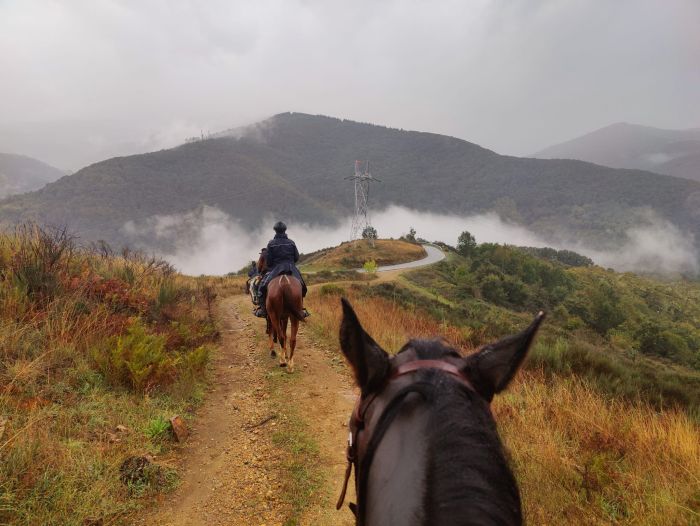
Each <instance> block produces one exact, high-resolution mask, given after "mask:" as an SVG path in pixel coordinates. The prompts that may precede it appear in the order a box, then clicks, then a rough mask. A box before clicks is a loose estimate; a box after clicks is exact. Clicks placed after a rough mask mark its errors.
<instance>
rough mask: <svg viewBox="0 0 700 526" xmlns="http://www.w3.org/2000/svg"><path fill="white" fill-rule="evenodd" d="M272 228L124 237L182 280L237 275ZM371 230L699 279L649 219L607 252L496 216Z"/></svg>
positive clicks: (197, 215) (681, 242)
mask: <svg viewBox="0 0 700 526" xmlns="http://www.w3.org/2000/svg"><path fill="white" fill-rule="evenodd" d="M274 222H275V219H274V218H272V217H268V218H265V219H264V220H263V221H262V222H261V225H260V226H259V227H258V228H256V229H253V230H251V229H246V228H244V227H243V226H242V224H241V223H240V222H238V221H237V220H236V219H234V218H232V217H230V216H229V215H227V214H226V213H224V212H222V211H221V210H218V209H216V208H212V207H202V208H201V209H198V210H197V211H193V212H190V213H187V214H178V215H167V216H153V217H151V218H149V219H148V220H147V221H144V222H142V223H139V224H136V223H134V222H131V221H130V222H128V223H127V224H125V225H124V228H123V231H124V232H125V233H126V234H127V235H129V236H130V237H131V238H132V239H133V240H134V242H136V243H141V244H146V243H147V240H148V239H149V238H150V239H153V238H156V239H157V240H158V241H165V242H167V243H168V244H169V245H170V246H172V247H173V248H172V249H171V250H169V251H166V252H165V253H163V254H161V255H162V256H163V257H165V258H166V259H168V260H169V261H170V262H171V263H173V264H174V265H175V266H176V267H177V268H178V269H179V270H181V271H182V272H185V273H187V274H193V275H198V274H213V275H220V274H225V273H227V272H232V271H236V270H238V269H240V268H242V267H244V266H245V265H246V264H247V263H249V262H250V261H251V260H253V259H255V258H257V255H258V254H259V252H260V249H261V248H262V247H264V246H265V245H266V244H267V242H268V240H269V239H270V237H271V236H272V224H273V223H274ZM372 223H373V225H374V226H375V227H376V228H377V231H378V232H379V235H380V236H381V237H383V238H388V237H394V238H397V237H400V236H402V235H404V234H406V233H407V232H408V231H409V229H410V228H411V227H413V228H415V229H416V231H417V235H418V236H419V237H421V238H424V239H428V240H435V241H444V242H445V243H448V244H451V245H455V244H456V243H457V238H458V237H459V234H461V233H462V232H463V231H465V230H468V231H469V232H471V233H472V234H473V235H474V236H475V237H476V239H477V241H478V242H479V243H484V242H491V243H501V244H510V245H518V246H534V247H544V246H550V247H554V248H559V249H563V248H566V249H569V250H575V251H576V252H579V253H581V254H584V255H586V256H588V257H590V258H592V259H593V261H595V262H596V263H597V264H598V265H601V266H604V267H610V268H614V269H616V270H620V271H637V272H654V273H664V274H669V273H696V272H698V257H697V249H696V247H695V245H694V240H693V238H692V236H690V235H687V234H684V233H683V232H681V231H680V230H679V229H678V228H677V227H676V226H674V225H673V224H671V223H669V222H667V221H664V220H661V219H659V218H656V217H653V216H649V217H648V218H647V219H646V221H645V223H644V224H643V225H640V226H638V227H635V228H632V229H630V230H629V231H628V232H627V240H626V242H624V243H622V244H621V245H620V246H619V248H617V249H615V250H610V251H602V250H599V249H596V248H593V247H589V246H585V245H581V244H580V243H575V242H571V243H567V242H561V241H560V242H555V243H553V242H551V241H547V240H546V239H544V238H542V237H541V236H538V235H537V234H535V233H534V232H532V231H531V230H528V229H527V228H525V227H523V226H521V225H516V224H513V223H509V222H507V221H504V220H503V219H501V218H500V217H499V216H498V215H497V214H496V213H487V214H479V215H472V216H466V217H463V216H454V215H443V214H433V213H424V212H417V211H415V210H410V209H407V208H404V207H399V206H391V207H389V208H387V209H385V210H383V211H381V212H377V213H375V214H374V215H373V217H372ZM350 225H351V219H350V218H347V219H346V220H345V221H342V222H341V223H340V225H338V226H335V227H321V226H317V225H313V226H311V225H307V224H302V223H290V224H289V235H290V237H291V238H293V239H294V240H295V241H296V243H297V246H298V247H299V250H300V251H302V252H307V253H308V252H313V251H315V250H318V249H321V248H326V247H330V246H335V245H338V244H340V243H341V242H342V241H346V240H347V239H348V238H349V235H350Z"/></svg>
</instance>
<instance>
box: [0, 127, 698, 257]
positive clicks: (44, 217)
mask: <svg viewBox="0 0 700 526" xmlns="http://www.w3.org/2000/svg"><path fill="white" fill-rule="evenodd" d="M356 159H370V160H371V168H372V172H373V173H374V175H375V176H377V177H379V178H380V179H381V181H382V182H381V183H378V184H376V185H375V186H374V187H373V188H372V203H373V206H374V207H377V208H379V207H383V206H387V205H389V204H392V203H394V204H399V205H404V206H407V207H412V208H415V209H417V210H422V211H432V212H440V213H452V214H473V213H478V212H485V211H490V210H496V211H498V212H499V213H500V214H501V215H502V216H504V217H506V218H508V219H509V220H511V221H515V222H518V223H521V224H524V225H528V226H530V227H532V228H534V229H535V230H536V231H537V232H538V234H540V235H541V236H543V237H556V236H561V235H568V236H573V237H575V238H576V239H578V240H582V241H593V242H596V243H598V244H603V243H604V242H608V243H614V242H616V240H617V239H618V238H619V235H620V234H621V233H622V232H624V230H625V229H627V228H628V227H630V226H632V225H637V224H638V223H639V222H640V221H641V220H642V219H643V218H644V217H647V215H648V213H649V210H652V211H654V213H656V214H657V215H659V216H661V217H663V218H666V219H668V220H669V221H672V222H673V223H675V224H676V225H678V226H679V227H680V228H681V229H684V230H688V231H691V232H693V233H695V234H697V235H698V237H699V238H700V182H694V181H689V180H686V179H680V178H674V177H668V176H663V175H658V174H654V173H650V172H645V171H635V170H615V169H611V168H606V167H602V166H597V165H594V164H589V163H585V162H581V161H572V160H540V159H524V158H517V157H508V156H502V155H498V154H496V153H494V152H492V151H490V150H486V149H484V148H481V147H480V146H477V145H476V144H472V143H469V142H467V141H464V140H460V139H456V138H454V137H447V136H444V135H437V134H432V133H421V132H414V131H405V130H398V129H391V128H386V127H383V126H375V125H371V124H364V123H358V122H353V121H347V120H340V119H335V118H330V117H322V116H312V115H306V114H299V113H285V114H280V115H277V116H275V117H272V118H270V119H268V120H266V121H263V122H261V123H259V124H257V125H254V126H251V127H248V128H247V129H246V130H235V131H232V132H231V133H230V134H221V135H220V136H218V137H215V138H211V139H207V140H203V141H197V142H192V143H188V144H184V145H182V146H179V147H177V148H173V149H170V150H161V151H158V152H153V153H148V154H142V155H134V156H129V157H116V158H113V159H109V160H107V161H103V162H100V163H96V164H93V165H91V166H88V167H86V168H84V169H82V170H80V171H78V172H77V173H75V174H73V175H71V176H69V177H64V178H62V179H60V180H59V181H56V182H55V183H52V184H50V185H48V186H47V187H45V188H44V189H42V190H40V191H39V192H35V193H32V194H28V195H22V196H16V197H13V198H10V199H7V200H5V201H4V202H0V222H2V223H4V224H8V223H12V222H16V221H20V220H26V219H35V220H38V221H40V222H42V223H51V224H61V225H63V224H65V225H68V226H69V227H70V228H71V229H73V230H76V231H78V232H79V233H80V234H81V236H82V238H83V239H85V240H96V239H104V240H106V241H108V242H109V243H111V244H113V245H116V246H119V245H121V244H123V243H128V242H133V238H132V237H130V235H129V231H130V230H129V229H126V228H125V225H126V224H127V222H131V223H129V224H130V225H132V227H133V226H134V225H135V226H136V228H138V227H139V225H142V224H143V223H144V222H145V221H147V220H149V218H151V221H152V220H153V216H156V215H157V216H172V215H174V214H185V213H190V212H192V211H193V210H194V211H196V210H198V209H200V210H201V208H202V207H204V206H211V207H216V208H218V209H220V210H222V211H223V212H226V213H227V214H229V215H230V216H231V217H233V218H235V219H237V220H239V221H240V222H241V224H242V225H243V226H244V227H246V228H254V227H257V226H259V225H260V223H261V221H263V220H268V221H269V220H270V218H271V217H275V218H280V219H284V220H286V221H289V222H292V223H293V222H297V223H298V222H306V223H315V224H325V225H329V224H334V223H336V222H337V221H338V219H340V218H343V217H347V215H349V214H350V213H351V211H352V209H353V199H354V194H353V191H352V186H351V183H350V182H349V181H346V180H344V178H345V177H346V176H348V175H351V174H352V171H353V166H354V161H355V160H356ZM169 221H170V222H171V221H172V218H165V219H163V220H162V221H161V223H163V222H165V223H167V222H169ZM152 222H153V221H152ZM155 223H156V227H154V230H153V232H152V233H151V237H150V238H144V237H143V236H141V237H140V239H145V240H146V242H147V243H149V246H153V244H156V243H162V239H161V238H160V237H159V236H158V235H157V234H158V232H157V224H160V223H158V222H157V221H156V222H155ZM131 231H133V228H131Z"/></svg>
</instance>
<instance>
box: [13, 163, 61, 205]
mask: <svg viewBox="0 0 700 526" xmlns="http://www.w3.org/2000/svg"><path fill="white" fill-rule="evenodd" d="M64 175H65V173H63V172H62V171H61V170H59V169H58V168H55V167H54V166H51V165H49V164H47V163H45V162H43V161H40V160H38V159H34V158H33V157H29V156H27V155H19V154H15V153H2V152H0V199H2V198H5V197H9V196H11V195H16V194H23V193H26V192H32V191H34V190H38V189H40V188H41V187H42V186H44V185H45V184H48V183H50V182H53V181H55V180H57V179H59V178H61V177H63V176H64Z"/></svg>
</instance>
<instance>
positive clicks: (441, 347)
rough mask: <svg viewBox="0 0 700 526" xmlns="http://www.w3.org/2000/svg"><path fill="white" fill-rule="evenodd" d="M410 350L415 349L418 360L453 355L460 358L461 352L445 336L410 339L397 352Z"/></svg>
mask: <svg viewBox="0 0 700 526" xmlns="http://www.w3.org/2000/svg"><path fill="white" fill-rule="evenodd" d="M408 350H413V351H415V353H416V359H418V360H436V359H440V358H445V357H447V356H453V357H455V358H459V357H460V354H459V352H458V351H457V349H455V348H454V347H452V346H451V345H450V344H449V343H448V342H447V340H445V339H444V338H431V339H428V340H425V339H413V340H409V341H408V342H407V343H406V344H405V345H404V346H403V347H401V349H400V350H399V352H398V353H397V354H401V353H403V352H406V351H408Z"/></svg>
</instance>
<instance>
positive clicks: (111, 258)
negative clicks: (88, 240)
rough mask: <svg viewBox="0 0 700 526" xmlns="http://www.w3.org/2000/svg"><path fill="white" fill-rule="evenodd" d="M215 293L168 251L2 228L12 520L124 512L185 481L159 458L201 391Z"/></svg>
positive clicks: (69, 520)
mask: <svg viewBox="0 0 700 526" xmlns="http://www.w3.org/2000/svg"><path fill="white" fill-rule="evenodd" d="M213 299H214V292H213V288H212V286H211V284H208V283H207V282H204V281H202V280H195V279H191V278H186V277H183V276H180V275H178V274H177V273H176V272H175V271H174V269H173V268H172V267H171V266H170V265H168V264H167V263H166V262H164V261H161V260H159V259H156V258H149V257H146V256H144V255H142V254H139V253H132V252H129V251H124V252H122V253H120V254H114V253H112V251H111V249H110V248H109V247H108V246H106V245H104V244H102V245H100V246H93V247H91V248H79V247H78V246H77V244H76V241H75V240H74V239H73V238H72V237H71V236H70V235H69V234H68V233H66V232H65V231H60V230H47V229H41V228H38V227H36V226H33V225H24V226H22V227H19V228H17V229H16V230H15V231H14V232H13V233H9V234H1V235H0V523H2V524H57V523H61V524H63V523H66V524H102V523H110V522H114V521H115V520H116V521H117V522H118V521H119V517H122V516H124V514H126V513H128V512H129V511H130V510H133V509H135V508H138V507H139V506H140V502H141V497H143V496H148V495H153V494H156V493H158V492H161V491H165V490H168V489H169V488H171V487H173V486H174V485H175V484H176V482H177V476H176V473H175V471H174V470H173V469H172V468H171V467H169V466H168V464H167V462H160V459H161V457H162V455H164V454H165V453H167V452H168V450H169V449H170V448H171V447H172V444H173V437H172V436H171V430H170V426H169V421H168V419H169V418H170V417H171V416H173V415H175V414H179V415H182V416H185V417H187V415H188V414H189V413H190V412H191V411H192V410H193V409H194V408H195V407H196V406H197V404H198V402H199V400H200V399H201V395H202V380H203V379H204V377H205V375H206V370H207V363H208V360H209V353H210V345H211V343H212V342H213V341H215V340H216V338H217V331H216V328H215V326H214V323H213V318H212V314H211V308H212V301H213ZM134 459H136V460H134ZM144 459H145V460H144ZM130 466H132V467H133V466H135V468H134V469H135V470H136V471H135V472H131V471H130ZM132 471H133V470H132Z"/></svg>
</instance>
